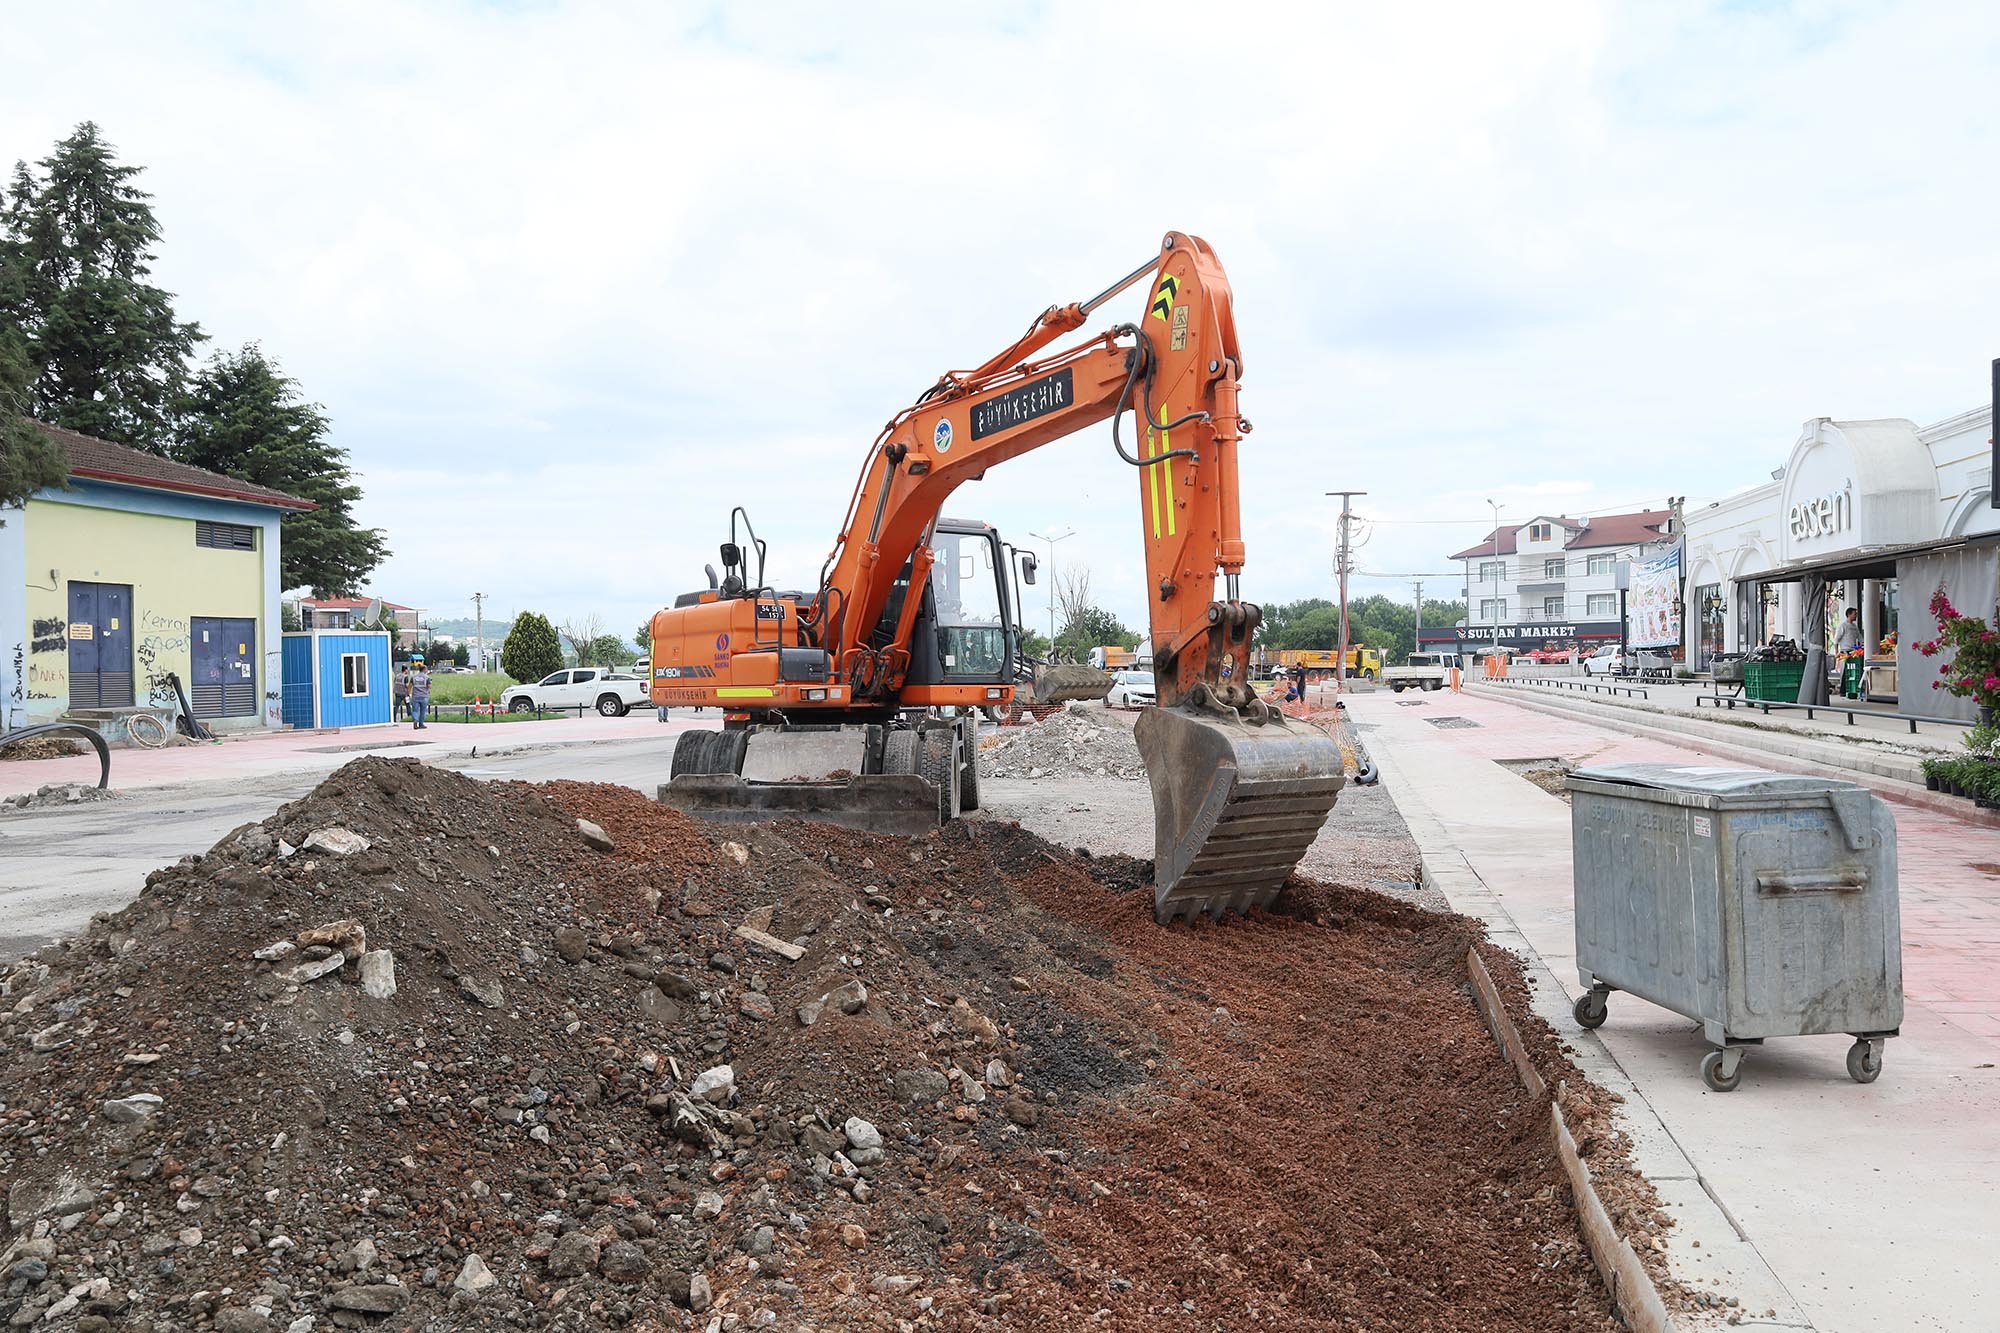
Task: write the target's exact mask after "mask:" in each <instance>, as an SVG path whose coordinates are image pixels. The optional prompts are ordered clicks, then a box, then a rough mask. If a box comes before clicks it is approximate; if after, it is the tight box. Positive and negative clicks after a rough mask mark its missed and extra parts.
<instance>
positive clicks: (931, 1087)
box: [892, 1066, 951, 1106]
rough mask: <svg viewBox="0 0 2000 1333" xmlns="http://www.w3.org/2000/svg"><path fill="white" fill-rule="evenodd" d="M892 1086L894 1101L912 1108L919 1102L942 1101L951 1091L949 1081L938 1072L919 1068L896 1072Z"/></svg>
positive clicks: (924, 1067)
mask: <svg viewBox="0 0 2000 1333" xmlns="http://www.w3.org/2000/svg"><path fill="white" fill-rule="evenodd" d="M892 1086H893V1087H894V1088H895V1092H896V1100H897V1101H899V1102H901V1103H903V1105H905V1106H912V1105H915V1104H917V1103H919V1102H935V1101H942V1100H943V1099H944V1097H945V1096H946V1095H947V1094H948V1093H950V1091H951V1080H950V1079H948V1078H946V1077H945V1076H944V1074H943V1072H942V1071H940V1070H936V1069H931V1068H929V1067H926V1066H919V1067H918V1068H915V1069H899V1070H897V1071H896V1077H895V1081H894V1083H893V1085H892Z"/></svg>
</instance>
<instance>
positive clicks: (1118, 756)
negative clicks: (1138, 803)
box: [979, 703, 1146, 782]
mask: <svg viewBox="0 0 2000 1333" xmlns="http://www.w3.org/2000/svg"><path fill="white" fill-rule="evenodd" d="M979 746H980V756H979V760H980V764H981V765H982V771H983V772H985V773H988V774H990V775H992V776H993V777H996V778H1040V777H1051V776H1055V775H1057V774H1061V775H1064V776H1074V775H1083V776H1086V777H1105V778H1119V779H1122V780H1124V781H1127V782H1132V781H1139V780H1142V779H1144V778H1145V776H1146V765H1145V763H1144V762H1143V761H1141V759H1140V758H1139V743H1138V742H1137V741H1135V740H1133V739H1132V729H1131V728H1130V727H1127V726H1121V725H1119V724H1118V723H1116V722H1113V721H1110V720H1108V719H1106V718H1105V717H1104V716H1103V707H1102V705H1099V704H1095V703H1074V704H1071V705H1070V706H1069V707H1067V708H1065V709H1063V710H1062V711H1061V712H1059V713H1053V714H1051V715H1049V716H1048V717H1046V718H1043V719H1042V720H1041V721H1039V722H1037V723H1035V724H1034V725H1033V726H1023V727H1008V728H1006V729H1005V730H1002V731H999V732H996V733H994V734H993V735H991V736H987V737H984V738H982V739H981V740H980V742H979Z"/></svg>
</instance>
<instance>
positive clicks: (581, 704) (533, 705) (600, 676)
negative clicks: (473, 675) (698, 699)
mask: <svg viewBox="0 0 2000 1333" xmlns="http://www.w3.org/2000/svg"><path fill="white" fill-rule="evenodd" d="M652 702H653V699H652V695H651V694H650V693H648V688H647V685H646V682H645V681H643V680H641V679H639V678H638V677H637V676H628V675H625V674H623V673H621V672H616V671H605V670H603V669H602V668H599V667H576V668H573V669H567V668H566V669H564V670H562V671H551V672H550V673H549V674H548V675H546V676H544V677H542V678H541V679H540V680H538V681H536V682H534V683H533V684H532V685H515V686H513V687H511V688H509V689H506V690H502V691H501V692H500V706H501V707H502V708H505V709H506V710H507V711H508V712H510V713H531V712H534V711H535V710H536V709H539V708H595V709H596V710H597V711H598V712H600V713H602V714H604V716H606V717H623V716H625V714H626V713H628V712H630V711H631V710H632V709H634V708H645V707H648V706H650V705H651V704H652Z"/></svg>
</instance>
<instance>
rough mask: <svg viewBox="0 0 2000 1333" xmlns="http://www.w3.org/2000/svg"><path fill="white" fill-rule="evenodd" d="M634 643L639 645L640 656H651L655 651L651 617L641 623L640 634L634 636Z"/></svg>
mask: <svg viewBox="0 0 2000 1333" xmlns="http://www.w3.org/2000/svg"><path fill="white" fill-rule="evenodd" d="M632 642H633V643H636V644H638V645H639V656H641V657H646V656H649V655H650V654H651V653H652V651H653V621H652V618H651V617H650V616H649V617H647V618H646V619H645V620H642V621H640V622H639V632H638V633H637V634H634V635H633V636H632Z"/></svg>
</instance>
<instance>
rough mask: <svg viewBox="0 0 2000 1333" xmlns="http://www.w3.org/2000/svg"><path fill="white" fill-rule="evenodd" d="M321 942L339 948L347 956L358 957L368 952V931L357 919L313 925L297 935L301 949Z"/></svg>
mask: <svg viewBox="0 0 2000 1333" xmlns="http://www.w3.org/2000/svg"><path fill="white" fill-rule="evenodd" d="M321 944H324V945H326V946H328V947H329V948H334V949H338V950H340V952H341V953H342V954H343V955H345V956H346V957H348V958H359V957H360V956H361V955H362V954H364V953H367V952H368V932H367V931H366V930H365V929H363V928H362V925H361V923H360V922H359V921H354V920H342V921H329V922H327V923H326V924H325V925H323V926H314V927H313V928H312V929H310V930H308V931H306V932H304V933H303V934H301V935H300V936H299V947H300V948H301V949H310V948H312V947H314V946H315V945H321Z"/></svg>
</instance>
